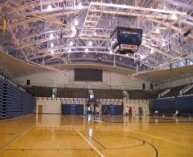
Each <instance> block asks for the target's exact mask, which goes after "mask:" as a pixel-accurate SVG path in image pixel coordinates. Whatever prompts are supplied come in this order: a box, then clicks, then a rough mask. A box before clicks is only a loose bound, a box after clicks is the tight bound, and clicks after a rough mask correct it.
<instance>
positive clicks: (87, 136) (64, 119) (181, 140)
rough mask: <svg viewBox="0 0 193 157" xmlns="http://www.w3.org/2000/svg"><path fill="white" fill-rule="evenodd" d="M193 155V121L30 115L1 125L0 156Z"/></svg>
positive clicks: (3, 122)
mask: <svg viewBox="0 0 193 157" xmlns="http://www.w3.org/2000/svg"><path fill="white" fill-rule="evenodd" d="M100 156H101V157H192V156H193V119H190V118H187V119H186V118H171V117H170V118H169V117H167V118H161V117H158V118H155V117H125V116H103V117H102V116H101V117H100V118H97V119H94V118H93V117H86V118H85V117H80V116H61V115H52V114H45V115H29V116H23V117H17V118H12V119H7V120H1V121H0V157H100Z"/></svg>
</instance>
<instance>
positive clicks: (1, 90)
mask: <svg viewBox="0 0 193 157" xmlns="http://www.w3.org/2000/svg"><path fill="white" fill-rule="evenodd" d="M35 104H36V100H35V98H34V97H32V96H31V95H29V94H28V93H26V92H25V91H24V89H22V88H21V87H19V86H17V85H16V84H15V83H13V82H12V81H10V80H8V79H7V78H3V77H0V119H3V118H9V117H15V116H19V115H23V114H29V113H33V112H34V109H35Z"/></svg>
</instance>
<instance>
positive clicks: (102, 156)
mask: <svg viewBox="0 0 193 157" xmlns="http://www.w3.org/2000/svg"><path fill="white" fill-rule="evenodd" d="M75 131H76V132H77V133H78V134H79V135H80V136H81V137H82V138H83V139H84V140H85V141H86V142H87V143H88V144H89V145H90V146H91V147H92V148H93V149H94V150H95V151H96V152H97V153H98V154H99V155H100V156H101V157H105V156H104V155H103V154H102V153H101V152H100V151H99V150H98V149H97V148H96V147H95V146H94V145H93V144H92V143H91V142H90V141H89V140H88V139H87V138H86V137H85V136H84V135H83V134H82V133H81V132H80V131H79V130H77V129H75Z"/></svg>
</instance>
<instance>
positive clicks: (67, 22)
mask: <svg viewBox="0 0 193 157" xmlns="http://www.w3.org/2000/svg"><path fill="white" fill-rule="evenodd" d="M0 13H1V14H0V15H1V16H0V22H1V23H4V24H5V21H6V27H5V26H3V25H2V26H0V29H1V31H2V32H1V35H0V40H1V42H0V46H1V47H2V49H3V51H4V52H6V53H8V54H10V55H12V56H14V57H16V58H18V59H20V60H23V61H26V62H27V63H29V64H35V65H38V66H41V67H43V68H48V67H49V69H50V67H52V70H60V69H57V66H56V65H60V64H76V63H78V64H80V63H84V64H85V63H96V64H104V65H108V66H113V67H122V68H127V69H131V70H136V72H141V71H144V70H145V71H149V70H158V69H165V68H175V67H181V66H186V65H192V64H193V60H192V58H193V28H192V27H193V1H192V0H133V1H130V0H122V1H121V0H92V1H91V0H0ZM3 21H4V22H3ZM117 26H124V27H133V28H142V29H143V39H142V45H141V46H140V48H139V49H138V52H137V53H136V54H135V55H132V54H128V55H120V54H115V53H113V50H111V43H110V34H111V32H112V31H113V30H114V29H115V28H116V27H117ZM3 27H4V28H3ZM5 28H6V32H5V34H4V33H3V31H4V30H5Z"/></svg>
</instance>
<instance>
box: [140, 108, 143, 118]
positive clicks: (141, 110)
mask: <svg viewBox="0 0 193 157" xmlns="http://www.w3.org/2000/svg"><path fill="white" fill-rule="evenodd" d="M139 116H143V108H142V107H139Z"/></svg>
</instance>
